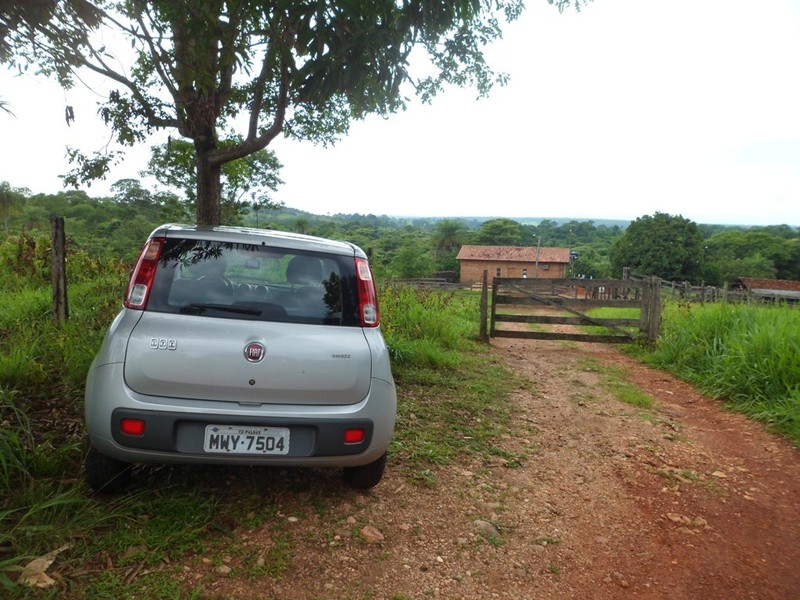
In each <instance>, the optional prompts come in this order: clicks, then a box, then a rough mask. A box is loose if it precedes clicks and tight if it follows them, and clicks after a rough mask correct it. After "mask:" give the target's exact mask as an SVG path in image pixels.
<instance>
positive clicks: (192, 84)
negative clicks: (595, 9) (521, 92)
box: [0, 0, 585, 224]
mask: <svg viewBox="0 0 800 600" xmlns="http://www.w3.org/2000/svg"><path fill="white" fill-rule="evenodd" d="M584 1H585V0H574V1H573V2H572V3H573V4H574V5H575V6H577V7H580V5H581V4H582V3H583V2H584ZM548 2H549V3H550V4H554V5H557V6H558V8H559V9H563V8H564V7H565V6H567V5H569V4H570V3H571V2H570V0H548ZM521 10H522V1H521V0H496V1H493V2H482V1H481V0H401V1H399V2H398V1H397V0H375V1H374V2H349V1H341V0H340V1H331V2H318V1H311V0H305V1H303V0H272V1H267V2H265V1H264V0H124V1H123V0H64V1H61V0H35V1H32V2H28V3H24V5H21V6H20V3H14V2H11V3H9V2H3V3H2V4H1V5H0V32H2V45H0V59H3V60H6V61H7V62H11V63H12V64H17V65H18V66H20V68H23V66H24V67H27V65H28V64H31V63H35V64H36V65H37V66H38V68H39V69H40V71H41V72H43V73H45V74H48V75H52V76H55V77H57V78H58V79H59V81H60V82H61V83H62V84H63V85H65V86H70V85H72V84H73V83H74V81H75V79H76V73H79V72H81V71H82V70H88V71H91V72H93V73H96V74H99V75H101V76H103V77H104V78H106V79H107V80H108V81H109V82H111V83H112V84H113V86H114V87H115V89H113V90H112V91H111V92H110V94H109V97H108V100H107V101H106V102H105V103H104V104H103V105H102V107H101V109H100V114H101V116H102V118H103V119H104V121H105V122H106V123H107V124H108V125H109V126H110V127H111V129H112V130H113V133H114V137H115V139H116V141H117V142H118V143H119V144H121V145H122V146H131V145H134V144H137V143H141V142H143V141H145V140H146V138H147V136H148V135H149V134H150V133H152V132H153V131H155V130H158V129H169V130H175V131H177V133H178V134H179V135H180V136H182V137H183V138H186V139H188V140H191V142H192V144H193V146H194V150H195V169H196V181H197V193H196V196H197V221H198V223H201V224H217V223H219V221H220V170H221V167H222V165H224V164H226V163H228V162H230V161H233V160H237V159H241V158H243V157H245V156H248V155H250V154H252V153H254V152H258V151H260V150H263V149H264V148H266V147H267V145H269V144H270V142H271V141H272V140H274V139H275V138H276V137H277V136H278V135H280V134H282V133H283V134H285V135H287V136H290V137H294V138H298V139H303V140H310V141H312V142H316V143H322V144H328V143H332V142H334V141H335V140H336V139H337V138H338V137H339V136H341V135H343V134H344V133H346V132H347V130H348V126H349V124H350V122H351V120H353V119H360V118H363V117H364V116H366V115H367V114H371V113H377V114H380V115H388V114H390V113H393V112H395V111H397V110H400V109H402V108H403V107H404V106H405V102H406V97H405V95H404V94H405V93H406V92H405V90H406V89H407V88H406V86H405V85H404V84H406V83H410V84H411V86H410V88H411V89H413V90H414V92H415V93H416V94H418V95H419V96H420V97H421V98H422V99H423V100H430V99H431V98H432V97H433V96H435V95H436V94H437V93H438V92H440V91H441V90H442V89H443V88H444V87H445V86H446V85H448V84H453V85H457V86H473V87H475V88H476V90H477V92H478V94H479V95H484V94H486V93H488V92H489V90H490V89H491V88H492V86H493V85H494V84H497V83H503V82H505V80H506V76H505V75H503V74H498V73H495V72H494V71H493V70H492V69H491V68H490V67H489V66H488V65H487V63H486V61H485V60H484V56H483V48H484V47H485V45H486V44H488V43H490V42H492V41H494V40H497V39H498V38H500V37H501V33H502V32H501V21H502V20H506V21H510V20H513V19H515V18H516V17H517V16H518V15H519V13H520V11H521ZM112 42H113V43H112ZM112 45H113V46H114V47H112ZM412 50H413V51H415V53H414V55H413V56H412ZM425 55H427V58H428V59H429V63H430V65H431V67H432V68H429V69H425V70H424V72H425V74H424V75H423V76H421V77H419V78H414V77H412V74H411V70H410V67H409V65H410V64H411V62H413V61H418V60H420V57H421V56H425ZM235 127H239V131H240V133H239V134H238V136H239V137H238V138H237V137H236V135H234V134H232V133H230V132H231V131H232V130H233V129H234V128H235ZM70 156H71V158H72V160H73V164H74V165H75V170H74V171H73V172H72V173H70V175H69V177H68V181H69V182H71V183H73V184H78V183H81V182H87V181H90V180H91V179H93V178H99V177H104V176H105V175H106V173H107V172H108V170H109V169H110V167H111V166H112V165H113V164H114V163H115V161H117V160H119V159H120V156H119V151H114V150H101V151H98V152H97V153H96V154H95V155H93V156H84V155H82V154H81V153H79V152H77V151H74V150H73V151H71V152H70Z"/></svg>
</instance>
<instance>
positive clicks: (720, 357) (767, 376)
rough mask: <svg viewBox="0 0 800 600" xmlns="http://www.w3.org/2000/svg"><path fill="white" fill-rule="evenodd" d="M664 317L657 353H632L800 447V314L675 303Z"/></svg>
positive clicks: (784, 309)
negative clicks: (759, 422) (765, 425)
mask: <svg viewBox="0 0 800 600" xmlns="http://www.w3.org/2000/svg"><path fill="white" fill-rule="evenodd" d="M663 315H664V316H663V321H662V331H661V337H660V339H659V341H658V344H657V345H656V347H655V349H654V350H652V351H646V350H643V349H637V348H632V349H631V351H632V352H634V353H635V354H636V355H637V356H638V357H640V358H641V359H643V360H645V361H646V362H648V363H649V364H650V365H652V366H654V367H657V368H662V369H665V370H668V371H670V372H672V373H673V374H675V375H676V376H677V377H680V378H681V379H684V380H685V381H688V382H690V383H692V384H694V385H695V386H697V388H698V389H700V390H701V391H702V392H704V393H706V394H708V395H710V396H712V397H714V398H718V399H720V400H722V401H723V402H724V403H725V405H726V406H727V407H729V408H731V409H733V410H737V411H739V412H743V413H745V414H747V415H749V416H751V417H753V418H755V419H757V420H759V421H762V422H764V423H766V424H767V426H768V427H769V428H770V429H771V430H772V431H775V432H778V433H781V434H783V435H785V436H787V437H789V438H790V439H792V440H793V441H794V443H795V445H797V446H798V447H800V311H798V310H794V309H791V308H789V307H785V306H750V305H732V304H705V305H687V304H678V303H667V304H666V305H665V306H664V311H663Z"/></svg>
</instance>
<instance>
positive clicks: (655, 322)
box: [647, 277, 661, 342]
mask: <svg viewBox="0 0 800 600" xmlns="http://www.w3.org/2000/svg"><path fill="white" fill-rule="evenodd" d="M649 288H650V299H649V305H650V308H649V311H648V312H649V314H648V317H649V319H648V320H649V322H648V324H647V339H648V340H649V341H651V342H654V341H656V340H657V339H658V334H659V332H660V328H661V280H660V279H659V278H658V277H651V278H650V285H649Z"/></svg>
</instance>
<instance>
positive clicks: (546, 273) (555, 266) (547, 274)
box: [456, 246, 569, 284]
mask: <svg viewBox="0 0 800 600" xmlns="http://www.w3.org/2000/svg"><path fill="white" fill-rule="evenodd" d="M456 259H457V260H458V262H459V264H460V265H461V283H462V284H471V283H476V282H478V281H481V280H482V279H483V272H484V271H489V278H490V279H491V278H493V277H520V278H523V277H526V278H535V279H545V278H546V279H561V278H564V277H566V276H567V266H568V265H569V248H549V247H536V246H461V250H460V251H459V253H458V256H457V257H456Z"/></svg>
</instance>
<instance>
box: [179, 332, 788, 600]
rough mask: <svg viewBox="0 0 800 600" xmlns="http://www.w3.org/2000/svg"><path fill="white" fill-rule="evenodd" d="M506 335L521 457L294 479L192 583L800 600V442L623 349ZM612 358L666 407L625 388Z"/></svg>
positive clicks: (391, 595) (333, 594)
mask: <svg viewBox="0 0 800 600" xmlns="http://www.w3.org/2000/svg"><path fill="white" fill-rule="evenodd" d="M492 346H493V351H494V352H496V353H497V354H498V355H499V356H500V357H501V358H502V360H503V361H504V362H505V363H506V364H507V365H508V367H509V368H510V369H512V370H514V371H516V372H518V373H520V374H522V375H523V376H524V377H526V378H528V379H530V381H531V382H532V385H527V386H524V387H522V388H520V389H519V390H517V391H516V392H515V394H514V396H513V402H514V403H515V404H516V406H517V409H518V412H517V418H516V420H515V424H514V426H513V435H510V436H508V437H507V438H506V439H502V440H498V445H499V446H500V447H502V448H503V449H505V450H507V451H508V452H510V453H511V454H512V455H514V456H522V457H523V458H522V460H521V461H520V462H519V464H517V463H516V462H515V463H514V464H508V463H505V464H504V462H503V461H502V460H499V459H498V460H497V461H496V462H494V463H486V462H484V461H480V460H477V459H476V458H474V457H471V456H464V457H463V458H462V460H461V461H460V462H459V463H458V464H453V465H447V466H442V467H440V468H438V469H437V471H436V481H437V483H436V485H435V486H434V487H432V488H425V487H419V486H414V485H411V484H409V483H408V482H406V481H405V480H403V479H402V478H401V477H400V476H398V475H397V474H396V473H393V472H392V471H391V467H390V468H389V473H388V475H387V477H386V479H385V480H384V481H383V482H382V483H381V485H379V486H378V487H377V488H376V489H374V490H373V491H371V492H369V493H366V494H361V493H356V492H352V491H349V490H346V489H344V488H343V487H342V486H341V485H340V484H339V481H338V477H336V476H335V475H334V474H330V475H324V474H323V475H320V474H319V473H315V474H314V475H313V477H312V476H310V475H309V476H307V477H308V478H307V479H303V478H302V477H301V478H300V479H295V480H293V481H292V482H291V483H278V484H276V487H274V488H273V489H272V491H271V492H270V498H269V501H270V502H272V503H273V504H274V505H275V506H276V507H277V509H276V516H275V518H276V519H278V520H280V522H281V523H282V524H281V527H280V528H279V529H276V527H275V526H274V523H272V524H264V526H263V527H255V528H249V529H247V530H236V531H234V532H232V534H231V535H232V540H233V541H232V542H231V545H230V552H229V553H227V554H224V555H223V556H221V557H220V558H219V559H218V560H211V559H210V558H209V557H204V556H196V557H193V558H192V559H190V560H189V561H187V563H186V564H185V565H182V572H183V573H184V576H185V580H186V584H187V586H189V587H194V586H198V588H199V589H201V590H202V596H203V597H207V598H259V599H267V598H275V599H280V600H284V599H286V600H288V599H295V600H303V599H308V600H310V599H328V598H330V599H334V598H335V599H388V600H408V599H414V600H421V599H425V598H448V599H449V598H454V599H457V598H458V599H460V598H463V599H470V600H474V599H492V598H513V599H515V600H524V599H539V598H542V599H545V598H548V599H549V598H558V599H571V598H576V599H577V598H580V599H583V598H586V599H599V600H605V599H616V598H631V599H636V600H640V599H645V600H647V599H667V598H669V599H673V598H674V599H685V598H698V599H703V600H709V599H725V600H731V599H738V598H758V599H780V600H785V599H791V598H800V518H799V513H798V509H800V453H798V451H797V450H795V449H794V448H793V447H792V446H791V445H790V444H789V443H788V442H786V441H785V440H783V439H780V438H777V437H774V436H771V435H769V434H767V433H765V432H764V431H763V429H762V427H761V426H760V425H758V424H755V423H753V422H750V421H748V420H747V419H745V418H744V417H741V416H738V415H735V414H731V413H728V412H725V411H724V410H722V409H721V408H720V405H719V403H717V402H714V401H712V400H709V399H707V398H704V397H703V396H701V395H699V394H697V393H695V392H694V391H693V390H692V389H691V388H690V387H689V386H687V385H685V384H683V383H681V382H678V381H676V380H675V379H674V378H672V377H671V376H669V375H667V374H665V373H663V372H659V371H654V370H651V369H648V368H645V367H643V366H641V365H639V364H637V363H635V362H634V361H632V360H630V359H629V358H627V357H625V356H624V355H622V354H621V353H620V352H619V351H618V349H617V348H615V347H610V346H603V345H599V344H595V345H590V344H574V343H570V344H565V343H560V342H541V341H527V340H510V339H496V340H493V341H492ZM610 369H622V371H621V373H623V374H624V375H623V376H624V378H626V379H627V380H628V381H630V382H632V383H634V384H635V385H636V386H638V387H639V388H641V389H642V390H643V391H645V392H647V393H648V394H650V395H651V396H652V397H653V398H655V399H656V406H655V408H654V409H652V410H643V409H638V408H635V407H632V406H629V405H627V404H623V403H621V402H619V401H617V400H615V399H614V398H612V397H611V396H610V395H609V394H608V393H607V392H606V391H604V390H603V389H602V386H601V379H602V378H603V376H604V374H605V373H606V372H607V371H608V370H610ZM400 401H402V398H401V399H400ZM320 477H323V478H324V477H330V480H328V481H327V482H326V481H324V480H323V481H320ZM321 485H322V486H325V487H326V488H327V489H326V490H325V493H326V498H327V499H328V504H327V506H326V508H325V509H324V510H319V509H317V508H315V502H316V501H317V500H315V498H316V499H318V495H317V494H318V491H319V488H320V486H321ZM331 499H332V500H331ZM286 535H289V536H290V537H291V541H292V545H291V549H290V550H287V551H286V552H285V559H286V561H287V564H286V566H285V568H283V569H281V570H279V571H276V572H275V573H276V574H274V575H270V576H268V575H265V574H264V571H260V572H259V571H257V570H254V569H253V567H252V565H254V564H255V565H261V566H263V567H264V569H266V571H269V568H270V561H273V560H276V558H275V557H276V556H281V555H280V554H279V553H277V552H276V551H278V550H280V549H281V544H283V543H284V541H285V540H286V537H285V536H286ZM282 540H283V541H282ZM259 573H260V574H259Z"/></svg>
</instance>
